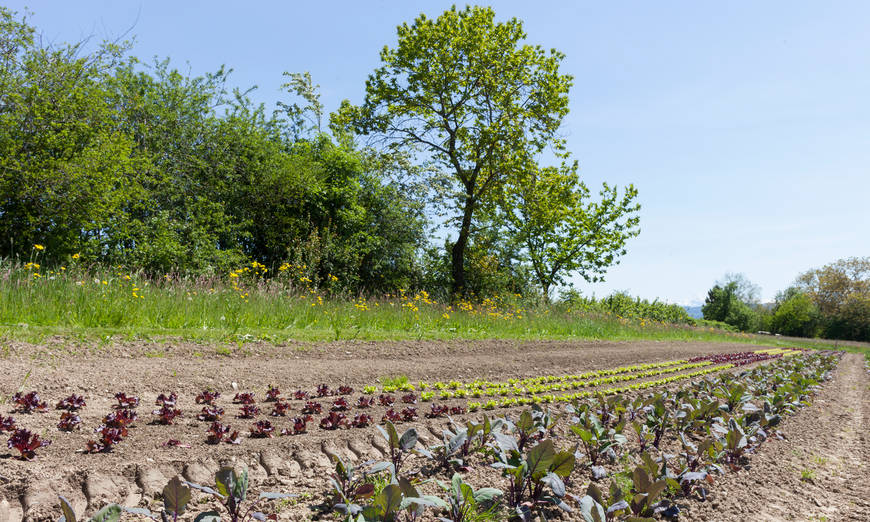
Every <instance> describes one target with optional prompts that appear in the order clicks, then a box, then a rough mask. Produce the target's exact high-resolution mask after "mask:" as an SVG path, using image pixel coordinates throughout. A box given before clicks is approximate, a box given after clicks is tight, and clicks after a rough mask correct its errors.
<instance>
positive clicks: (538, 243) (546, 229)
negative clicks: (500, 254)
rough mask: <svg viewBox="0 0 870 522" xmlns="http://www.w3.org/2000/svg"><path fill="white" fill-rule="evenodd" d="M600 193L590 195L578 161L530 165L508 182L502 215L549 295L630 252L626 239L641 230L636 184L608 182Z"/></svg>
mask: <svg viewBox="0 0 870 522" xmlns="http://www.w3.org/2000/svg"><path fill="white" fill-rule="evenodd" d="M599 196H600V199H599V200H598V201H595V202H593V201H590V191H589V188H588V187H587V186H586V185H585V184H584V183H583V182H581V181H580V179H579V177H578V176H577V164H576V163H563V164H562V165H561V166H559V167H547V168H542V169H537V168H535V169H530V170H529V171H526V172H522V173H518V175H516V176H514V177H513V178H512V179H511V181H510V182H508V183H506V184H505V186H504V195H503V197H502V199H501V201H500V206H499V207H500V211H501V216H502V217H503V219H504V222H505V223H506V226H507V229H508V230H509V231H510V233H511V234H512V235H513V236H514V238H515V240H516V241H517V242H518V243H519V244H521V245H523V247H524V248H525V253H526V255H527V256H528V258H529V260H530V262H531V265H532V269H533V272H534V274H535V277H536V279H537V281H538V284H539V285H540V288H541V291H542V293H543V296H544V298H545V299H548V298H549V295H550V290H551V288H552V287H553V286H554V285H557V284H564V283H565V278H566V277H567V276H568V275H570V274H571V273H578V274H580V275H581V276H582V277H583V278H584V279H586V280H587V281H589V282H595V281H600V280H602V278H603V274H604V272H605V271H606V270H607V268H608V267H610V266H611V265H613V264H616V263H618V262H619V260H618V258H619V256H620V255H623V254H625V243H626V241H628V239H630V238H632V237H635V236H637V234H638V233H639V232H640V230H639V229H638V223H639V217H638V216H637V212H638V211H639V210H640V205H639V204H638V203H637V202H636V198H637V190H636V189H635V188H634V186H632V185H629V186H628V187H626V189H625V191H624V193H623V194H622V196H620V195H619V191H618V190H617V189H616V187H611V186H609V185H607V184H606V183H605V184H604V185H603V187H602V188H601V191H600V194H599Z"/></svg>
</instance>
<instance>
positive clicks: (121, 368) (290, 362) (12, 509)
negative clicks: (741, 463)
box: [0, 340, 870, 521]
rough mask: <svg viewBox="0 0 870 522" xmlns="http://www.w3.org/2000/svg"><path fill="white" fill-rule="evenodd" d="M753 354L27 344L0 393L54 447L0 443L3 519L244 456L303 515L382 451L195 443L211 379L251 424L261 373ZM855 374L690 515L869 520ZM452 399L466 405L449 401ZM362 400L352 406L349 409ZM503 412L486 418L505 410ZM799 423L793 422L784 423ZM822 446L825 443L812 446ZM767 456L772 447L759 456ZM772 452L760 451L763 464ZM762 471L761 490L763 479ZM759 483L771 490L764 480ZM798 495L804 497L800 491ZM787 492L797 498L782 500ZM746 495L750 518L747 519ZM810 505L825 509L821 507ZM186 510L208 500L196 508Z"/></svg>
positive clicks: (532, 347) (527, 345)
mask: <svg viewBox="0 0 870 522" xmlns="http://www.w3.org/2000/svg"><path fill="white" fill-rule="evenodd" d="M749 349H752V347H750V346H747V345H740V344H726V343H688V342H687V343H674V342H668V343H665V342H633V343H614V342H556V341H552V342H549V341H548V342H540V341H539V342H519V341H476V342H458V341H457V342H378V343H374V342H341V343H329V344H299V345H288V346H273V345H267V344H246V345H242V346H238V347H236V346H233V347H224V346H221V347H215V346H202V345H196V344H191V343H181V342H178V343H171V344H167V343H144V342H136V343H112V344H109V345H106V346H91V345H87V344H82V345H70V344H68V343H66V342H61V341H58V340H53V341H50V342H47V343H45V344H43V345H39V346H34V345H27V344H20V343H19V344H14V345H12V346H11V348H10V349H9V350H8V351H7V354H6V357H5V358H4V359H2V360H0V362H2V370H3V371H2V372H0V397H9V396H10V395H12V394H13V393H14V392H15V391H17V390H19V388H22V389H23V390H24V391H30V390H37V391H38V392H39V393H40V395H41V396H42V398H43V400H46V401H47V402H48V403H49V406H50V409H49V411H48V412H45V413H33V414H29V415H25V414H14V416H15V418H16V420H17V421H18V424H19V425H20V426H22V427H25V428H27V429H30V430H32V431H34V432H37V433H39V434H40V435H41V436H43V438H46V439H51V440H52V444H51V445H50V446H48V447H45V448H41V449H40V450H39V451H38V457H37V458H36V459H35V460H33V461H30V462H23V461H20V460H18V459H15V458H12V454H11V453H7V454H3V453H2V451H3V448H0V521H3V520H22V519H24V520H56V519H57V518H58V517H59V505H58V502H57V495H59V494H60V495H63V496H65V497H66V498H68V499H69V500H70V502H71V503H72V505H73V506H74V508H75V509H76V511H77V512H78V513H79V514H82V513H85V512H87V513H88V514H91V513H92V512H93V511H94V510H95V509H97V508H99V507H100V506H102V505H103V504H104V503H106V502H110V501H115V502H121V503H123V504H125V505H128V506H151V507H157V506H159V505H160V502H159V501H158V500H155V498H156V497H158V494H159V491H160V490H162V488H163V486H164V485H165V484H166V482H167V480H168V479H169V478H171V477H172V476H174V475H176V474H181V475H182V476H183V477H184V478H186V479H188V480H190V481H192V482H198V483H204V484H212V483H213V474H214V471H216V470H217V469H218V468H219V467H220V466H221V465H227V464H230V465H235V466H237V467H238V466H239V465H243V466H246V467H247V468H248V469H249V472H250V476H251V479H252V483H253V484H256V485H257V489H258V490H270V491H281V492H292V493H300V494H302V497H300V498H299V499H298V500H297V501H294V502H292V503H290V504H289V505H286V504H285V505H282V506H281V509H280V511H279V516H280V518H281V519H282V520H306V519H310V518H317V517H318V515H317V513H316V511H315V510H313V508H312V506H315V505H317V504H319V503H322V502H323V501H324V500H325V493H326V490H327V489H328V484H327V480H326V476H327V475H328V473H329V469H330V463H329V458H328V456H329V455H331V454H337V455H340V456H342V457H345V458H349V459H351V460H353V461H360V460H367V459H381V458H383V451H384V449H385V448H384V447H383V445H382V443H381V439H380V435H379V434H378V432H377V430H376V428H374V427H370V428H365V429H351V430H340V431H335V432H333V431H325V430H321V429H320V428H318V427H317V425H316V424H317V423H316V421H315V422H314V423H309V433H308V434H304V435H298V436H286V437H276V438H271V439H251V438H247V436H245V438H244V440H243V441H242V443H241V444H239V445H230V444H220V445H218V446H209V445H206V444H205V443H204V440H205V430H206V429H207V426H208V424H209V423H206V422H201V421H197V420H196V418H195V417H196V413H197V412H198V411H199V409H200V408H201V406H198V405H195V404H194V402H193V399H194V397H195V395H196V394H197V393H198V392H200V391H201V390H203V389H207V388H210V389H213V390H217V391H219V392H220V393H221V394H222V396H221V398H220V399H219V401H218V405H219V406H221V407H223V408H224V409H225V410H226V412H227V413H226V416H225V418H224V423H225V424H230V425H232V426H233V428H235V429H238V430H239V431H240V432H242V433H243V434H245V435H247V431H248V428H249V427H250V425H251V424H252V423H253V422H254V421H252V420H242V419H237V418H236V417H235V415H236V413H237V411H238V409H239V408H238V406H237V405H234V404H231V399H232V396H233V395H234V393H235V392H236V391H252V392H255V393H256V394H257V399H258V405H259V406H260V408H261V410H263V414H267V413H268V412H269V411H270V410H271V407H270V406H269V405H268V403H263V402H262V400H263V397H264V393H265V391H266V388H267V385H270V384H271V385H274V386H277V387H278V388H279V389H280V390H281V391H282V392H283V393H282V395H283V396H285V397H286V396H289V395H291V394H292V392H293V391H295V390H297V389H304V390H307V391H310V392H313V391H314V388H315V387H316V386H317V385H318V384H320V383H327V384H329V385H330V386H331V387H333V388H336V387H338V386H339V385H341V384H346V385H350V386H352V387H354V388H355V389H356V392H355V393H354V394H353V395H351V396H349V397H348V399H349V401H348V402H351V404H353V403H354V402H355V401H356V398H357V397H358V396H359V395H360V393H359V392H360V391H361V390H362V388H363V386H366V385H375V384H377V382H376V381H377V379H378V378H381V377H386V376H395V375H406V376H407V377H408V378H409V379H410V381H411V382H414V383H416V382H417V381H418V380H425V381H430V382H431V381H435V380H440V381H445V382H446V381H449V380H460V381H468V380H473V379H477V378H481V379H489V380H499V381H503V380H506V379H509V378H524V377H532V376H537V375H547V374H554V375H560V374H567V373H582V372H585V371H589V370H595V369H603V368H613V367H617V366H622V365H627V364H635V363H645V362H657V361H665V360H673V359H681V358H688V357H691V356H695V355H700V354H707V353H712V352H733V351H744V350H749ZM227 353H228V354H229V355H225V354H227ZM867 377H868V376H867V374H866V372H864V370H863V366H862V365H861V361H860V359H859V358H858V357H857V356H847V358H846V359H844V363H843V364H841V367H840V369H839V370H838V372H837V377H836V379H835V381H834V382H833V383H830V384H828V385H827V386H826V388H825V390H824V391H823V392H822V395H820V397H819V400H818V401H817V402H816V403H815V405H814V406H813V407H812V410H811V409H805V410H803V411H802V412H800V413H799V414H798V415H797V416H795V417H794V418H792V419H789V420H788V421H786V423H785V424H784V426H783V430H782V431H783V432H784V433H786V434H787V435H789V438H790V439H792V440H790V441H785V442H775V443H770V444H765V445H764V446H762V452H761V453H760V454H759V455H757V456H755V457H754V458H753V461H752V463H753V469H752V470H751V471H749V472H741V473H738V474H734V475H733V476H729V477H726V478H724V479H723V480H722V481H720V482H719V483H717V485H716V487H715V488H714V495H713V497H712V498H713V500H712V502H708V503H706V504H700V503H699V504H697V505H695V504H693V505H691V506H687V508H688V509H687V514H688V515H690V516H691V517H693V518H694V519H695V520H747V519H750V520H779V519H789V520H810V519H811V518H808V517H806V516H804V510H805V509H809V508H812V507H815V511H807V513H820V514H822V515H825V516H827V517H828V520H840V519H843V520H847V519H849V518H848V516H853V515H854V516H857V517H858V518H853V519H855V520H866V519H868V518H870V517H866V516H865V518H861V516H862V515H861V514H862V513H863V514H864V515H866V513H867V511H866V509H867V504H866V502H867V500H866V499H868V498H870V497H868V495H867V490H866V484H867V482H866V481H863V476H864V474H866V471H867V469H866V465H867V459H868V457H870V454H868V449H867V440H866V436H867V435H866V433H867V428H868V425H867V422H868V419H870V412H868V411H867V408H868V396H867V393H868V382H867ZM234 384H235V386H234ZM118 391H123V392H126V393H127V394H132V395H137V396H139V397H140V398H141V399H142V403H141V405H140V406H139V408H138V410H137V411H138V413H139V421H138V422H137V425H136V427H135V428H133V429H132V430H131V431H130V435H129V437H128V438H127V439H125V440H124V441H123V442H122V443H121V444H120V445H118V446H117V447H116V449H115V450H114V451H112V452H111V453H106V454H97V455H90V454H84V453H83V452H81V451H80V450H82V449H83V448H84V447H85V443H86V441H87V440H88V439H91V438H94V434H93V431H92V430H93V428H94V427H96V426H97V425H98V424H99V423H100V419H101V418H102V416H103V415H105V414H106V413H108V412H109V411H111V408H112V405H113V404H114V402H115V401H114V399H113V398H112V397H113V395H114V394H115V393H116V392H118ZM169 392H176V393H178V395H179V404H178V407H179V408H180V409H181V410H182V411H183V412H184V417H182V418H181V419H180V420H178V421H177V424H176V425H174V426H162V425H156V424H153V423H152V420H153V418H154V417H153V416H152V415H151V414H150V411H151V410H153V409H156V407H155V406H153V404H154V399H155V397H156V396H157V395H158V394H160V393H167V394H168V393H169ZM71 393H76V394H80V395H84V397H85V399H86V400H87V403H88V405H87V407H86V408H85V409H84V410H83V411H82V412H81V417H82V420H83V423H82V429H81V430H79V431H77V432H73V433H62V432H59V431H58V430H57V429H56V428H55V425H56V423H57V420H58V418H59V416H60V413H59V412H58V411H55V410H53V409H51V408H52V407H53V406H54V403H56V402H57V401H58V400H59V399H61V398H63V397H66V396H68V395H69V394H71ZM396 395H397V397H398V396H400V395H401V394H396ZM823 401H824V402H823ZM320 402H321V403H322V404H323V405H324V410H326V409H327V408H328V406H329V405H330V404H331V400H326V399H321V400H320ZM460 402H464V401H454V402H450V401H448V402H447V404H454V403H455V404H459V403H460ZM293 404H294V411H292V412H291V413H290V415H291V417H292V416H296V415H299V411H298V409H299V404H300V402H299V401H293ZM396 406H397V408H396V409H397V410H399V409H400V408H401V407H404V406H406V405H404V404H400V403H398V402H397V404H396ZM416 406H417V407H418V409H419V411H420V419H419V420H418V421H416V422H414V423H408V424H403V425H401V426H399V429H400V430H403V429H406V428H407V427H409V426H414V427H416V428H417V429H418V431H419V432H420V433H421V438H422V439H425V440H424V442H425V443H426V444H427V445H430V444H434V443H436V441H437V440H438V438H437V437H438V436H439V435H440V433H441V430H442V428H443V427H445V426H446V420H443V419H432V420H430V419H426V418H425V417H424V416H423V414H424V413H425V411H427V410H428V407H429V405H428V404H426V403H421V404H417V405H416ZM11 410H12V407H11V405H9V404H3V405H0V415H4V416H5V415H7V414H9V413H10V412H11ZM359 411H361V410H356V409H355V408H354V409H353V410H352V412H350V414H349V415H348V416H349V417H352V415H353V413H357V412H359ZM383 411H384V408H374V409H373V410H371V411H370V413H371V415H372V417H374V418H375V419H376V420H379V419H380V417H381V416H382V415H383ZM504 411H505V410H497V411H496V412H494V413H495V414H498V415H501V414H503V412H504ZM841 415H842V416H845V417H842V418H841V417H840V416H841ZM479 416H480V415H479V414H478V415H473V414H472V415H468V416H466V417H468V418H471V417H476V418H479ZM291 417H287V418H282V417H277V418H276V417H269V416H268V415H261V416H260V417H258V418H257V420H261V419H268V420H270V421H271V422H272V424H273V425H275V426H276V428H277V430H276V431H280V430H281V428H285V427H289V425H290V418H291ZM315 417H316V418H317V417H318V416H315ZM802 422H803V423H804V424H805V425H804V424H795V423H802ZM793 426H796V427H793ZM793 433H794V434H795V435H791V434H793ZM797 434H800V435H797ZM170 438H172V439H177V440H180V441H181V442H182V443H185V444H190V445H191V446H192V447H191V448H183V447H167V446H165V445H164V444H165V443H166V442H167V441H168V440H169V439H170ZM820 441H821V442H820ZM824 444H830V446H824V447H823V445H824ZM793 451H802V452H804V453H805V456H804V457H803V458H804V459H805V461H801V462H806V463H805V464H800V463H798V464H794V463H792V462H790V461H789V458H791V457H789V456H790V455H792V453H791V452H793ZM776 452H781V454H777V453H776ZM771 453H772V454H774V455H775V456H773V457H768V454H771ZM786 457H788V458H786ZM816 457H820V458H821V459H827V460H824V463H825V464H824V466H822V467H821V468H820V469H819V471H818V472H816V474H815V479H814V480H815V483H812V482H802V481H800V476H801V475H800V472H799V471H795V470H794V469H792V467H793V466H794V465H798V466H800V465H805V466H809V465H812V464H813V462H815V461H813V460H812V459H814V458H816ZM768 458H769V459H770V460H769V462H767V461H764V460H761V459H768ZM794 458H796V457H794ZM819 462H822V460H819ZM417 464H420V465H422V463H417ZM412 467H413V466H412ZM418 467H419V466H418ZM816 467H817V468H818V467H819V466H818V465H817V466H816ZM490 475H491V477H490ZM474 479H479V480H490V481H494V482H496V483H494V484H483V483H476V484H475V485H476V486H478V487H480V486H483V485H494V486H496V487H501V486H502V485H501V484H500V483H498V482H499V481H500V480H501V479H499V478H497V474H495V473H491V474H488V475H486V476H485V477H483V476H480V473H479V472H477V470H474V471H473V472H472V473H471V474H470V475H469V480H471V481H472V483H474ZM792 479H795V480H792ZM759 481H760V482H762V483H765V484H768V485H767V486H764V487H762V484H759ZM856 483H863V484H865V486H860V487H864V488H865V489H864V490H862V491H860V492H859V491H857V490H855V487H856V486H855V484H856ZM771 485H776V487H775V488H774V489H772V486H771ZM583 488H585V486H584V485H582V484H580V483H579V481H578V484H576V485H575V486H574V487H573V488H572V489H574V490H575V491H574V492H575V493H578V494H582V490H583ZM779 489H782V490H783V491H779ZM808 491H809V492H814V493H813V494H812V495H806V496H807V498H804V493H805V492H808ZM859 493H860V494H859ZM769 495H774V497H770V496H769ZM792 496H793V497H801V498H802V499H803V500H801V501H796V500H793V499H792V498H791V497H792ZM195 498H197V497H196V496H195ZM847 499H848V501H849V502H852V503H854V505H855V508H854V509H852V508H850V506H849V504H848V503H846V500H847ZM862 499H863V500H862ZM861 502H865V504H861ZM752 505H756V506H757V509H758V510H759V511H757V512H756V513H761V514H762V515H761V516H750V517H749V518H746V517H747V515H749V511H747V510H749V509H751V507H750V506H752ZM777 505H779V506H780V507H781V510H782V511H779V510H778V508H777V507H776V506H777ZM714 506H715V507H714ZM822 506H828V507H827V508H826V509H827V511H826V510H823V509H822ZM198 507H201V508H202V509H205V508H206V507H208V505H207V504H203V505H202V506H198ZM761 509H764V510H766V511H760V510H761ZM861 509H864V510H865V511H861ZM197 511H199V509H198V510H197ZM826 513H827V514H826ZM575 517H576V515H573V516H571V515H566V516H565V517H564V518H565V519H567V520H574V519H575ZM130 518H135V517H133V516H131V517H130ZM190 519H192V517H190ZM325 519H330V517H328V516H327V517H325Z"/></svg>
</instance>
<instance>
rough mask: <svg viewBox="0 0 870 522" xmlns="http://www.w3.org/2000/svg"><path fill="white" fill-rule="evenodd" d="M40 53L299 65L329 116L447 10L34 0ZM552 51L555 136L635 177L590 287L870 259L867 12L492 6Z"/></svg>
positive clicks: (269, 87)
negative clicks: (614, 262)
mask: <svg viewBox="0 0 870 522" xmlns="http://www.w3.org/2000/svg"><path fill="white" fill-rule="evenodd" d="M5 5H7V6H8V7H11V8H13V9H15V10H19V11H21V10H22V9H23V8H24V7H25V6H29V8H30V9H31V11H33V13H34V14H33V16H32V17H31V19H30V20H31V23H33V24H34V25H36V26H37V28H38V29H39V30H40V31H42V33H43V36H44V37H45V38H47V39H48V40H50V41H58V42H61V41H70V40H77V39H80V38H82V37H84V36H88V35H95V36H96V37H98V38H101V37H106V36H116V35H118V34H120V33H123V32H124V31H125V30H127V29H128V28H129V27H130V26H131V25H132V24H134V22H135V26H134V27H133V29H132V34H133V35H135V36H136V46H135V48H134V50H133V53H134V54H135V55H137V56H139V57H140V58H145V59H147V58H149V57H151V56H160V57H165V56H169V57H171V58H172V59H173V61H174V63H175V64H176V65H178V66H180V67H187V66H186V64H185V62H187V63H189V66H190V70H191V71H192V72H193V73H194V74H199V73H203V72H206V71H211V70H215V69H216V68H217V67H219V66H220V65H221V64H227V65H228V66H230V67H232V68H234V70H235V72H234V74H233V76H232V77H231V82H232V83H233V84H234V85H238V86H243V87H246V86H250V85H258V86H259V89H258V91H257V93H256V95H255V97H256V98H257V99H260V100H261V101H264V102H267V103H269V104H271V103H274V102H275V101H276V100H278V99H281V93H280V92H279V89H278V87H279V85H280V84H281V83H282V77H281V73H282V72H283V71H295V72H301V71H310V72H311V74H312V76H313V78H314V80H315V82H317V83H319V84H320V85H321V88H322V94H323V101H324V102H325V104H326V106H327V109H328V110H334V109H335V108H337V106H338V104H339V103H340V101H341V100H342V99H344V98H348V99H350V100H351V101H352V102H355V103H358V102H360V101H361V100H362V95H363V90H364V83H365V79H366V77H367V75H368V74H369V73H370V72H371V71H372V70H373V69H374V68H375V67H376V66H377V65H378V53H379V51H380V49H381V48H382V47H383V46H384V45H392V44H394V43H395V39H396V36H395V34H396V33H395V27H396V26H397V25H398V24H400V23H402V22H404V21H411V20H412V19H413V18H414V17H415V16H416V15H417V14H419V13H420V12H425V13H427V14H428V15H430V16H437V14H438V13H440V12H441V11H443V10H444V9H446V8H448V7H449V6H450V3H449V2H436V1H428V2H417V3H414V2H408V1H403V0H393V1H367V2H359V1H353V2H350V1H348V2H320V3H317V2H277V1H275V2H250V3H247V5H244V4H243V3H241V2H225V1H209V2H204V1H185V2H178V1H173V2H169V1H163V0H149V1H147V2H146V1H144V0H143V1H121V0H112V1H108V0H105V1H96V0H78V1H76V2H69V1H61V0H52V1H48V0H43V1H32V2H30V3H23V2H19V1H13V2H6V3H5ZM489 5H492V6H493V7H494V8H495V10H496V13H497V16H498V17H499V18H501V19H505V18H509V17H514V16H515V17H517V18H520V19H521V20H523V21H524V22H525V28H526V32H527V33H528V41H529V42H530V43H534V44H540V45H542V46H544V47H545V48H556V49H559V50H560V51H562V52H564V53H565V54H566V55H567V58H566V59H565V61H564V64H563V71H564V72H567V73H570V74H572V75H573V76H574V77H575V87H574V88H573V90H572V92H571V113H570V114H569V115H568V117H567V119H566V120H565V126H564V133H565V135H566V137H567V140H568V145H569V148H570V149H571V150H572V151H573V153H574V155H575V157H576V158H577V159H578V160H579V161H580V165H581V174H582V175H583V177H584V180H585V181H586V182H587V184H589V185H590V187H595V186H597V185H599V184H600V183H601V182H602V181H608V182H610V183H615V184H618V185H624V184H627V183H634V184H635V185H636V186H637V187H638V190H639V191H640V201H641V203H642V205H643V210H642V214H641V228H642V231H641V234H640V236H639V237H638V238H636V239H635V240H633V241H632V242H631V243H630V244H629V245H628V254H627V255H626V256H625V257H624V258H623V259H622V263H621V264H620V265H618V266H617V267H614V268H612V269H611V270H610V271H609V273H608V275H607V280H606V282H605V283H598V284H595V285H588V284H585V283H583V284H579V285H578V288H580V289H581V290H582V291H584V293H595V294H596V295H599V296H601V295H605V294H608V293H610V292H611V291H614V290H627V291H629V292H631V293H632V294H635V295H640V296H642V297H647V298H650V299H652V298H656V297H657V298H659V299H662V300H667V301H670V302H677V303H681V304H691V303H697V302H700V301H702V300H703V297H704V295H705V294H706V291H707V290H708V289H709V288H710V286H711V285H712V284H713V282H714V281H715V280H716V279H719V278H721V277H722V275H723V274H724V273H725V272H743V273H745V274H746V276H747V277H748V278H749V279H750V280H752V281H753V282H755V283H757V284H759V285H760V286H761V287H762V297H763V298H764V299H765V300H770V299H772V298H773V296H774V295H775V294H776V292H777V291H778V290H780V289H783V288H785V287H786V286H787V285H788V284H789V283H790V282H791V281H792V280H793V279H794V277H795V276H796V275H798V273H800V272H802V271H805V270H807V269H809V268H812V267H817V266H821V265H823V264H825V263H828V262H831V261H834V260H836V259H838V258H842V257H849V256H866V255H870V210H868V206H870V96H868V93H870V31H867V25H866V24H867V20H870V3H868V2H847V1H838V2H809V1H806V2H805V1H790V2H773V1H767V2H749V1H745V2H737V1H735V2H715V3H714V2H688V1H686V2H645V1H637V2H568V1H564V2H549V1H539V2H528V1H496V2H492V3H491V4H489Z"/></svg>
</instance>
